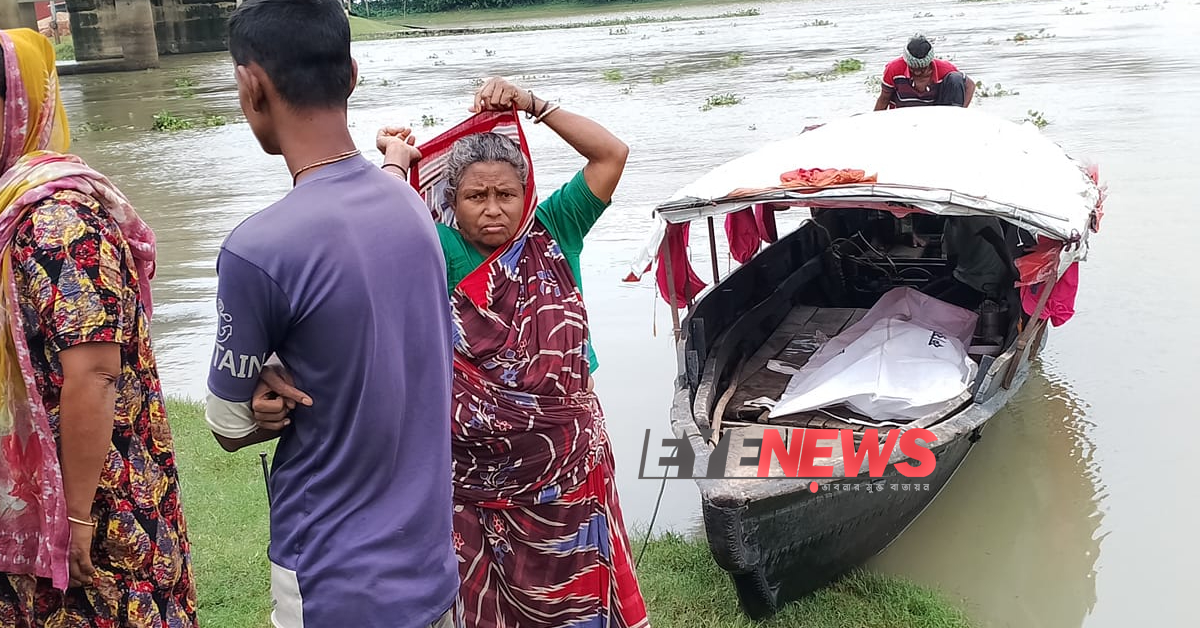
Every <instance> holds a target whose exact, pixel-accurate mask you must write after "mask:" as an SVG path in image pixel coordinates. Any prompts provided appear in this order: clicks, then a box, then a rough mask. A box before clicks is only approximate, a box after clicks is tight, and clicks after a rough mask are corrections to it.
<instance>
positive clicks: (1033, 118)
mask: <svg viewBox="0 0 1200 628" xmlns="http://www.w3.org/2000/svg"><path fill="white" fill-rule="evenodd" d="M1022 122H1031V123H1033V126H1036V127H1037V128H1039V129H1044V128H1046V127H1047V126H1049V125H1050V121H1049V120H1047V119H1046V116H1044V115H1042V112H1040V111H1034V110H1033V109H1030V110H1029V111H1028V112H1026V115H1025V119H1024V120H1023V121H1022Z"/></svg>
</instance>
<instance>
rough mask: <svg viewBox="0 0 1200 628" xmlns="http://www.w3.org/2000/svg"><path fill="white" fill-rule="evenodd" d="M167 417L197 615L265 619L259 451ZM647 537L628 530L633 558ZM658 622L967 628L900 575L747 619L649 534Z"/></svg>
mask: <svg viewBox="0 0 1200 628" xmlns="http://www.w3.org/2000/svg"><path fill="white" fill-rule="evenodd" d="M167 415H168V417H169V418H170V422H171V431H172V436H173V438H174V443H175V453H176V459H177V461H178V464H179V477H180V478H181V486H182V497H183V509H184V514H185V516H186V517H187V525H188V535H189V538H190V540H191V543H192V560H193V566H194V572H195V577H196V587H197V594H198V603H199V613H200V621H201V622H203V623H204V624H206V625H209V626H231V627H232V626H236V627H242V626H246V627H256V626H267V625H269V624H270V622H269V620H268V616H269V614H270V610H271V601H270V563H269V561H268V559H267V545H268V542H269V541H270V536H269V517H268V510H267V495H266V487H265V484H264V482H263V476H262V467H261V463H260V461H259V456H258V455H256V454H257V453H258V452H260V451H261V452H264V453H266V454H267V455H268V456H270V455H273V454H274V450H275V447H274V444H272V443H267V444H263V445H260V446H259V448H248V449H245V450H243V451H241V452H238V453H235V454H230V453H226V452H225V451H224V450H222V449H221V448H220V446H218V445H217V443H216V441H215V440H214V439H213V437H212V434H211V433H210V432H209V430H208V427H207V425H206V424H205V422H204V407H203V406H202V405H201V404H199V403H196V402H191V401H180V400H176V399H171V400H169V401H168V403H167ZM644 538H645V537H644V534H643V533H641V532H638V531H636V530H631V531H630V542H631V545H632V546H633V549H634V552H635V556H636V554H637V553H639V552H640V551H641V548H642V540H643V539H644ZM638 580H639V581H640V584H641V587H642V593H643V595H644V596H645V598H646V604H647V607H648V608H649V612H650V623H651V625H653V626H655V628H706V627H708V628H718V627H719V628H785V627H786V628H970V624H969V623H968V621H967V619H966V617H965V615H964V614H963V613H962V612H961V611H960V610H958V609H957V608H955V607H954V606H953V605H951V604H950V603H948V602H947V601H946V600H945V599H943V598H942V597H941V596H939V595H938V594H937V593H935V592H933V591H930V590H928V589H925V588H922V587H918V586H916V585H913V584H911V583H909V582H907V581H905V580H902V579H897V578H893V577H889V576H882V575H877V574H869V573H858V574H854V575H852V576H850V577H848V578H845V579H843V580H842V581H840V582H838V583H835V584H834V585H832V586H830V587H828V588H826V589H824V590H822V591H819V592H817V593H816V594H814V595H812V596H810V597H809V598H807V599H805V600H803V601H801V602H798V603H796V604H793V605H791V606H789V607H787V608H785V609H784V610H783V612H781V613H780V614H779V615H778V616H776V617H775V618H773V619H771V620H769V621H767V622H763V623H754V622H752V621H750V620H749V619H747V618H746V617H745V615H744V614H743V613H742V611H741V610H740V607H739V606H738V602H737V597H736V596H735V594H734V591H733V585H732V583H731V582H730V580H729V577H728V576H727V575H726V574H725V573H724V572H723V571H721V570H720V569H719V568H718V567H717V565H716V564H715V563H714V562H713V559H712V555H711V554H710V553H709V550H708V547H707V546H706V545H704V544H703V543H702V542H700V541H696V540H691V539H685V538H683V537H681V536H679V535H676V534H672V533H667V534H662V535H658V536H657V537H655V538H654V539H653V540H652V541H651V542H650V544H649V546H648V547H647V551H646V554H645V556H644V558H643V559H642V561H641V563H640V565H639V566H638Z"/></svg>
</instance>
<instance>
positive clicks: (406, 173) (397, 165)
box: [381, 162, 408, 177]
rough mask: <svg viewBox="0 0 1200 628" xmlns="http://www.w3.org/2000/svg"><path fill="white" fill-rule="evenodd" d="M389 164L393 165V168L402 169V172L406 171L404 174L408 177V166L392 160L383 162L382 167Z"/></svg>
mask: <svg viewBox="0 0 1200 628" xmlns="http://www.w3.org/2000/svg"><path fill="white" fill-rule="evenodd" d="M388 166H391V167H393V168H398V169H399V170H400V172H403V173H404V176H405V177H408V168H405V167H404V166H401V165H400V164H396V163H391V162H386V163H384V164H383V166H381V167H382V168H387V167H388Z"/></svg>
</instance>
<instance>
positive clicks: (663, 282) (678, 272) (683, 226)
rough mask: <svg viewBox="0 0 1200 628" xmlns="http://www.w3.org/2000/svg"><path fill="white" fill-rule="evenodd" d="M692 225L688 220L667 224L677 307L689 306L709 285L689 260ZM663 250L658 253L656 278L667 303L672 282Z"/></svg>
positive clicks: (669, 299) (667, 237)
mask: <svg viewBox="0 0 1200 628" xmlns="http://www.w3.org/2000/svg"><path fill="white" fill-rule="evenodd" d="M690 227H691V223H687V222H684V223H678V224H671V225H667V235H666V238H665V240H666V242H665V244H666V247H665V248H670V250H671V271H672V273H671V274H672V277H671V280H672V282H671V283H673V284H674V286H675V307H687V305H688V303H689V302H690V301H691V300H692V298H693V297H695V296H696V295H697V294H699V293H700V291H701V290H703V289H704V288H705V287H706V286H707V284H705V283H704V281H703V280H702V279H700V276H699V275H697V274H696V271H695V269H693V268H692V264H691V261H689V260H688V253H687V249H688V246H687V245H688V232H689V231H690V230H691V229H690ZM663 250H665V249H663ZM663 250H659V253H658V272H657V273H656V278H657V279H658V291H659V293H660V294H662V298H663V299H664V300H665V301H666V302H667V303H670V302H671V287H670V286H671V284H668V283H667V262H666V259H664V258H663Z"/></svg>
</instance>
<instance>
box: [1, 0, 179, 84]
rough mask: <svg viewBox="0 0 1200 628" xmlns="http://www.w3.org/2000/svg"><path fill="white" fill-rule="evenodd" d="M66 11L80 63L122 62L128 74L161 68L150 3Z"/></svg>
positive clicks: (90, 1) (89, 4)
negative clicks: (68, 14)
mask: <svg viewBox="0 0 1200 628" xmlns="http://www.w3.org/2000/svg"><path fill="white" fill-rule="evenodd" d="M4 1H7V0H0V2H4ZM67 8H68V9H69V10H70V12H71V35H72V39H73V40H74V42H75V58H76V59H77V60H79V61H100V60H121V64H120V65H121V68H122V69H126V70H144V69H146V68H153V67H158V40H157V38H156V37H155V33H154V7H153V6H152V5H151V0H67Z"/></svg>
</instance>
